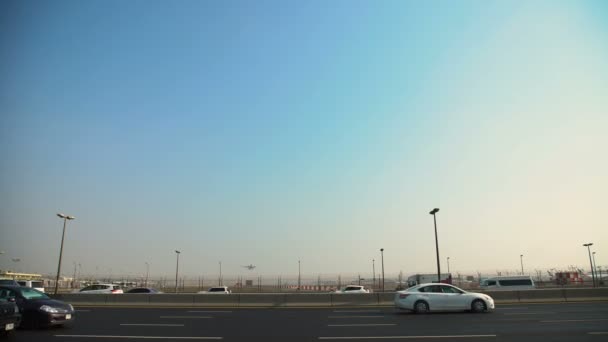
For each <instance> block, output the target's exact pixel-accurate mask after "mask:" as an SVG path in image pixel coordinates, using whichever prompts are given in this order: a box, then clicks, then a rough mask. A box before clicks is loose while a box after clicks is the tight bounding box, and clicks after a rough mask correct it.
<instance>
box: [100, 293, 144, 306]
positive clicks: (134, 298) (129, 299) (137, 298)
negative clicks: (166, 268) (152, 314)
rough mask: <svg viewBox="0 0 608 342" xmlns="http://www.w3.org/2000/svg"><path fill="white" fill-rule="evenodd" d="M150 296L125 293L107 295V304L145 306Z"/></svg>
mask: <svg viewBox="0 0 608 342" xmlns="http://www.w3.org/2000/svg"><path fill="white" fill-rule="evenodd" d="M150 296H154V295H150V294H146V293H125V294H116V295H108V297H107V300H108V303H125V304H130V303H133V304H147V303H149V302H150Z"/></svg>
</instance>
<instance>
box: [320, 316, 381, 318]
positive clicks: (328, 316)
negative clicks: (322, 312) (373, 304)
mask: <svg viewBox="0 0 608 342" xmlns="http://www.w3.org/2000/svg"><path fill="white" fill-rule="evenodd" d="M327 318H384V316H327Z"/></svg>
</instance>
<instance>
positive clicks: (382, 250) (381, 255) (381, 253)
mask: <svg viewBox="0 0 608 342" xmlns="http://www.w3.org/2000/svg"><path fill="white" fill-rule="evenodd" d="M380 257H381V259H382V292H384V248H380Z"/></svg>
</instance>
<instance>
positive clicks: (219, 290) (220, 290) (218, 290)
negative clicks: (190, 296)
mask: <svg viewBox="0 0 608 342" xmlns="http://www.w3.org/2000/svg"><path fill="white" fill-rule="evenodd" d="M198 293H200V294H231V293H232V291H230V290H229V289H228V286H216V287H211V288H209V290H207V291H199V292H198Z"/></svg>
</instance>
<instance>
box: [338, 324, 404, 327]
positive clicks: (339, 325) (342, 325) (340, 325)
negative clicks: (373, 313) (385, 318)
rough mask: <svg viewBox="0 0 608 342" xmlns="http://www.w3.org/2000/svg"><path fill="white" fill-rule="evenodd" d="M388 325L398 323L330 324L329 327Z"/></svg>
mask: <svg viewBox="0 0 608 342" xmlns="http://www.w3.org/2000/svg"><path fill="white" fill-rule="evenodd" d="M386 325H397V324H396V323H384V324H373V323H370V324H328V325H327V326H328V327H380V326H386Z"/></svg>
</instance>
